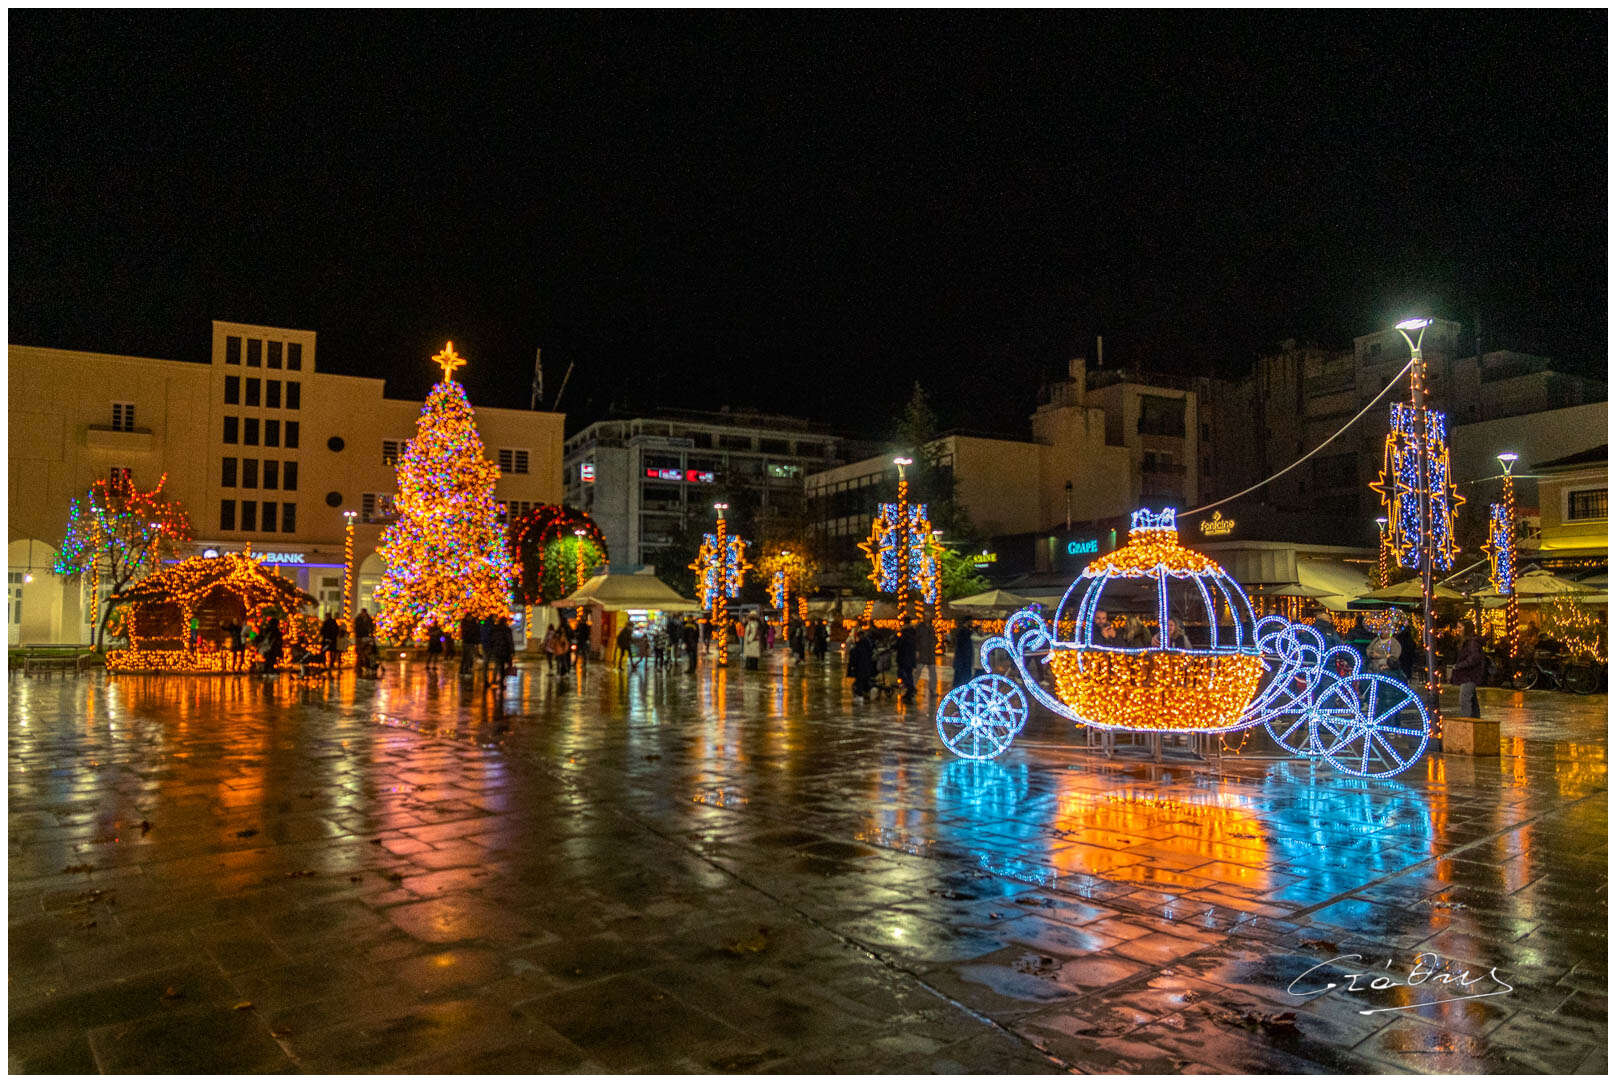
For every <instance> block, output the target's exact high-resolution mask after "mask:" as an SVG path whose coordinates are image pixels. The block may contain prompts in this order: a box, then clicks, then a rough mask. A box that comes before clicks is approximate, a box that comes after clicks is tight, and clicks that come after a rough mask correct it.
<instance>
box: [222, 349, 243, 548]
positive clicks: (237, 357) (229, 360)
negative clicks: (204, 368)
mask: <svg viewBox="0 0 1616 1083" xmlns="http://www.w3.org/2000/svg"><path fill="white" fill-rule="evenodd" d="M224 363H225V364H227V365H239V364H241V336H240V335H226V336H225V337H224ZM231 518H235V509H234V508H232V509H231Z"/></svg>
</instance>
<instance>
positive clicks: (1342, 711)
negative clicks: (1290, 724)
mask: <svg viewBox="0 0 1616 1083" xmlns="http://www.w3.org/2000/svg"><path fill="white" fill-rule="evenodd" d="M1313 717H1314V720H1315V722H1316V724H1317V726H1318V739H1319V742H1320V744H1321V745H1322V746H1323V751H1324V758H1325V759H1326V760H1328V761H1329V762H1330V765H1331V766H1332V767H1334V768H1335V769H1336V770H1338V771H1342V772H1345V773H1346V774H1349V775H1356V776H1358V777H1359V778H1390V777H1391V776H1393V775H1398V774H1402V773H1403V772H1404V771H1406V770H1408V769H1409V768H1410V767H1412V766H1413V765H1414V761H1416V760H1418V759H1419V758H1420V756H1421V755H1422V754H1424V752H1425V746H1426V744H1427V743H1428V742H1429V741H1430V739H1431V720H1430V718H1429V717H1427V715H1426V713H1425V707H1424V705H1423V704H1421V703H1420V700H1419V697H1418V696H1417V695H1415V694H1414V690H1413V689H1411V688H1409V687H1408V685H1406V684H1404V683H1403V682H1402V681H1396V680H1393V679H1392V678H1390V677H1387V676H1384V675H1382V674H1379V673H1359V674H1356V675H1354V676H1352V677H1348V678H1347V679H1346V680H1343V681H1337V682H1336V683H1335V684H1332V685H1330V686H1329V687H1328V688H1326V689H1325V690H1324V693H1323V694H1322V695H1321V696H1319V702H1318V707H1317V708H1316V709H1315V711H1314V715H1313Z"/></svg>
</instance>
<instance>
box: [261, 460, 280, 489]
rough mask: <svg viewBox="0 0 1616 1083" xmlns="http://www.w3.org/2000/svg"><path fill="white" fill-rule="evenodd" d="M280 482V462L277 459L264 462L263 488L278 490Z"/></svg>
mask: <svg viewBox="0 0 1616 1083" xmlns="http://www.w3.org/2000/svg"><path fill="white" fill-rule="evenodd" d="M280 481H281V462H280V460H279V459H265V460H264V488H266V489H279V488H280V487H281V485H280Z"/></svg>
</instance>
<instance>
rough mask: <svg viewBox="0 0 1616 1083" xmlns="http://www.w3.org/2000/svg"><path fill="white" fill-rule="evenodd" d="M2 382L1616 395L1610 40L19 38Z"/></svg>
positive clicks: (1026, 408) (855, 398) (510, 23)
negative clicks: (1428, 385)
mask: <svg viewBox="0 0 1616 1083" xmlns="http://www.w3.org/2000/svg"><path fill="white" fill-rule="evenodd" d="M9 23H10V61H11V65H10V82H11V86H10V92H11V93H10V103H11V111H10V119H11V131H10V136H11V142H10V149H11V171H10V194H11V205H10V212H11V214H10V226H11V233H10V237H11V251H10V257H11V263H10V267H11V299H10V300H11V303H10V329H9V341H11V342H13V343H22V344H28V345H40V346H58V347H65V348H73V349H93V350H104V351H107V352H113V353H128V354H137V355H145V356H155V357H171V358H182V359H192V360H198V361H200V360H205V359H206V356H207V349H208V325H207V321H208V320H210V319H214V318H218V319H230V320H241V321H247V322H254V323H265V324H272V325H277V326H287V327H298V328H308V329H312V330H314V331H316V332H318V333H319V335H320V354H319V364H320V367H321V368H322V369H324V370H327V371H336V372H344V373H352V374H356V375H367V376H385V377H387V378H388V381H389V393H390V394H393V395H397V396H403V397H420V396H421V395H423V394H424V393H425V390H426V388H427V387H428V386H429V384H430V382H431V377H432V374H433V373H435V372H437V369H436V368H434V367H432V366H431V365H430V364H429V362H428V356H429V355H430V354H431V353H432V352H433V351H434V350H435V349H437V348H438V347H439V346H440V345H441V344H442V342H443V340H444V339H446V338H453V339H454V340H455V344H456V347H457V348H458V349H459V350H460V351H461V352H462V353H463V354H465V355H466V356H467V357H469V358H470V359H471V364H470V366H469V367H468V368H467V369H465V370H462V374H463V376H464V379H465V382H466V383H467V385H468V389H469V390H470V393H471V395H472V398H473V401H474V402H475V403H478V404H484V405H504V406H526V405H527V403H528V384H529V380H530V378H531V371H532V362H533V350H534V348H535V347H536V346H543V348H544V356H545V368H546V379H547V381H548V384H547V387H548V389H549V391H550V393H551V395H552V396H553V394H554V390H555V388H556V386H557V385H558V384H559V382H560V380H561V375H562V372H563V371H564V370H565V368H566V365H567V364H568V363H569V362H573V363H575V364H576V368H575V371H574V372H573V375H572V380H571V383H570V384H569V385H568V387H567V390H566V395H565V399H564V400H563V401H562V404H561V406H562V409H564V410H565V411H566V412H567V413H569V414H570V415H572V418H571V421H570V423H569V431H573V430H575V429H576V428H577V427H578V425H579V424H580V423H582V422H586V421H588V420H592V419H594V418H596V417H599V416H601V415H602V414H604V413H605V411H606V410H607V408H608V407H609V406H610V405H611V404H613V403H618V404H620V405H625V406H627V405H637V406H639V407H641V408H645V407H655V406H659V405H660V406H687V407H717V406H719V405H721V404H724V403H729V404H732V405H734V406H735V407H737V408H739V407H747V406H750V407H756V408H762V409H768V410H773V411H776V412H783V413H795V414H801V415H805V416H810V417H815V418H818V419H821V420H825V421H828V422H831V423H833V424H835V425H836V426H837V427H839V428H843V429H846V430H850V431H855V432H856V431H860V430H863V431H865V432H867V433H868V434H869V435H875V436H879V435H885V434H886V430H887V429H888V428H889V424H890V418H891V415H892V414H893V413H894V412H895V411H896V410H897V409H898V407H899V406H900V405H901V403H902V401H903V399H904V398H905V397H906V395H907V391H908V387H909V385H910V384H911V383H912V382H913V381H914V380H917V379H918V380H921V381H922V382H923V383H924V384H925V385H926V387H927V388H928V390H929V391H930V392H931V393H932V396H933V398H934V399H935V401H936V404H937V407H938V412H939V414H940V415H941V417H942V420H943V422H944V423H945V424H947V425H952V426H961V427H967V428H974V429H985V430H997V431H1008V432H1012V433H1017V432H1024V431H1025V427H1026V416H1027V414H1028V413H1029V412H1030V411H1031V409H1032V407H1033V405H1034V396H1035V393H1036V391H1037V385H1038V383H1039V381H1040V380H1042V379H1044V378H1047V377H1049V376H1053V375H1055V374H1058V373H1059V372H1061V371H1062V370H1063V367H1064V362H1065V359H1066V358H1067V357H1068V356H1071V355H1073V354H1074V353H1086V354H1088V355H1089V356H1090V358H1091V360H1092V357H1093V344H1094V336H1095V335H1096V334H1101V335H1104V336H1105V355H1106V360H1107V362H1108V363H1111V364H1117V363H1125V364H1131V363H1138V364H1140V365H1142V366H1144V367H1145V368H1147V369H1162V370H1171V371H1178V372H1193V373H1210V374H1219V375H1229V376H1234V375H1240V374H1241V373H1242V372H1243V371H1244V370H1245V369H1246V368H1248V367H1249V365H1250V364H1251V362H1252V361H1253V359H1254V358H1255V357H1256V355H1257V353H1258V352H1259V351H1261V350H1263V349H1265V348H1268V347H1270V346H1272V345H1273V344H1274V343H1275V342H1277V341H1278V340H1279V339H1282V338H1287V337H1299V338H1303V339H1311V340H1315V341H1319V342H1321V343H1323V344H1326V345H1332V346H1345V345H1347V344H1348V343H1349V342H1350V339H1351V337H1352V336H1353V335H1355V334H1364V333H1367V332H1369V331H1373V330H1376V329H1378V328H1382V327H1385V326H1388V325H1389V324H1390V323H1391V322H1392V321H1394V320H1395V319H1397V318H1400V317H1401V316H1403V315H1405V314H1406V313H1407V312H1410V311H1414V310H1425V311H1428V312H1430V313H1431V314H1434V315H1438V316H1445V317H1448V318H1452V319H1458V320H1460V321H1461V322H1462V323H1464V324H1465V325H1466V328H1467V333H1469V328H1470V326H1471V324H1472V321H1473V318H1474V315H1475V314H1476V313H1478V312H1479V314H1480V317H1481V323H1482V328H1483V334H1484V335H1485V341H1486V345H1487V348H1495V347H1498V346H1513V347H1515V348H1521V349H1529V350H1534V351H1537V352H1543V353H1548V354H1550V355H1551V356H1554V357H1556V358H1557V359H1560V360H1561V362H1562V367H1565V368H1567V369H1570V370H1572V371H1580V372H1585V373H1589V374H1594V375H1600V376H1603V374H1604V371H1605V365H1606V356H1607V355H1606V306H1607V298H1606V276H1607V265H1606V236H1607V218H1606V214H1607V197H1606V173H1605V161H1606V129H1607V111H1606V92H1607V68H1606V35H1607V22H1606V16H1605V14H1604V13H1603V12H1602V11H1586V12H1554V11H1535V12H1526V13H1522V14H1509V13H1468V12H1453V13H1446V14H1438V15H1427V14H1421V13H1416V12H1397V13H1392V14H1389V15H1385V16H1378V15H1370V14H1366V13H1360V12H1345V13H1288V14H1274V13H1258V12H1252V13H1249V14H1238V15H1221V14H1213V13H1196V12H1177V13H1168V14H1150V13H1128V14H1092V13H1081V12H1077V13H1044V14H1038V15H1025V16H1007V15H999V14H970V13H943V14H936V13H925V14H920V13H915V14H905V13H855V14H846V13H842V14H822V15H820V14H811V13H809V14H767V13H754V14H734V15H709V14H689V15H685V14H661V15H655V14H644V13H619V14H607V15H573V14H565V13H556V14H552V13H543V12H539V13H524V12H510V13H500V14H465V15H459V14H456V15H421V14H413V13H410V14H398V13H377V14H372V15H364V16H355V15H340V16H339V15H325V14H321V13H316V12H309V11H299V12H287V13H274V14H251V13H228V14H222V15H220V14H194V13H170V14H161V15H152V14H146V13H135V12H100V13H83V14H63V13H59V12H41V11H13V12H11V13H10V15H9Z"/></svg>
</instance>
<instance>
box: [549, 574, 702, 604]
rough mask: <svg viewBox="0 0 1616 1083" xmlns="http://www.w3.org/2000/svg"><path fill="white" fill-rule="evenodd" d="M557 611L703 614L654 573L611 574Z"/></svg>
mask: <svg viewBox="0 0 1616 1083" xmlns="http://www.w3.org/2000/svg"><path fill="white" fill-rule="evenodd" d="M550 604H551V605H553V606H555V607H556V608H557V609H577V608H579V607H580V606H586V605H598V606H599V607H600V608H601V609H603V610H605V611H606V612H608V613H620V612H622V611H623V610H626V609H654V610H658V611H660V612H663V613H699V612H701V605H700V604H699V603H697V602H695V601H693V600H692V599H690V598H685V597H683V596H681V595H680V594H679V592H678V591H676V590H674V589H673V588H672V587H670V586H668V585H667V584H666V583H664V582H663V581H662V580H660V579H658V578H657V577H656V576H655V575H652V574H651V573H650V572H644V571H642V572H634V573H632V574H629V573H624V572H607V573H606V574H604V575H597V576H595V577H594V578H593V579H589V580H586V581H585V582H584V585H583V586H581V587H579V588H578V589H577V590H575V591H573V592H572V593H571V594H569V595H567V596H566V597H565V598H561V599H559V600H557V601H554V602H551V603H550Z"/></svg>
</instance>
